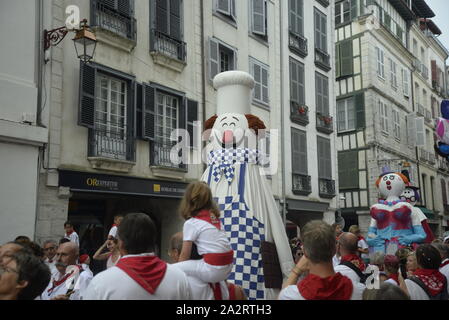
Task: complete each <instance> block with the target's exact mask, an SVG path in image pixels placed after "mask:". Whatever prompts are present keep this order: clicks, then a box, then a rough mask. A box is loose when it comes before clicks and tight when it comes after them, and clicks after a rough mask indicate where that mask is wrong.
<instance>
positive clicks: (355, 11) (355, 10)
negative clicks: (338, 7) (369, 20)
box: [351, 0, 359, 20]
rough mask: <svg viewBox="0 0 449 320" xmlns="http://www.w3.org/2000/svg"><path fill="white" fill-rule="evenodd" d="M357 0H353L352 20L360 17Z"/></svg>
mask: <svg viewBox="0 0 449 320" xmlns="http://www.w3.org/2000/svg"><path fill="white" fill-rule="evenodd" d="M357 2H358V1H357V0H351V20H353V19H355V18H357V17H358V15H359V14H358V12H357Z"/></svg>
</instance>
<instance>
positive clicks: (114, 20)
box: [91, 0, 137, 42]
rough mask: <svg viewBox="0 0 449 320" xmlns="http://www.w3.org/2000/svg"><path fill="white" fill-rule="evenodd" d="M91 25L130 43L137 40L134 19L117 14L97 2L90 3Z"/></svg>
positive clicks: (96, 0) (94, 0) (95, 0)
mask: <svg viewBox="0 0 449 320" xmlns="http://www.w3.org/2000/svg"><path fill="white" fill-rule="evenodd" d="M91 5H92V7H91V16H92V18H91V21H92V22H91V24H92V26H98V27H100V28H102V29H105V30H109V31H111V32H113V33H115V34H117V35H120V36H122V37H124V38H127V39H129V40H132V41H134V42H135V41H136V40H137V23H136V19H135V18H133V17H129V16H126V15H123V14H121V13H119V12H118V11H116V10H113V9H111V8H110V7H109V6H106V5H105V4H104V3H103V2H100V1H98V0H92V1H91Z"/></svg>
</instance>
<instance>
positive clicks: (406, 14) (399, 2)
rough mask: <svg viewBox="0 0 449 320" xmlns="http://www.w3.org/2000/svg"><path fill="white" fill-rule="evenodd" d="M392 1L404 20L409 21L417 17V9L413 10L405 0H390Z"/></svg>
mask: <svg viewBox="0 0 449 320" xmlns="http://www.w3.org/2000/svg"><path fill="white" fill-rule="evenodd" d="M390 3H391V5H392V6H393V7H394V8H395V9H396V11H397V12H398V13H399V14H400V15H401V17H402V18H403V19H404V20H407V21H408V20H414V19H415V13H414V11H415V10H414V11H412V10H411V9H410V8H409V7H408V5H407V3H406V2H405V1H404V0H390ZM415 12H416V11H415ZM423 18H424V17H423Z"/></svg>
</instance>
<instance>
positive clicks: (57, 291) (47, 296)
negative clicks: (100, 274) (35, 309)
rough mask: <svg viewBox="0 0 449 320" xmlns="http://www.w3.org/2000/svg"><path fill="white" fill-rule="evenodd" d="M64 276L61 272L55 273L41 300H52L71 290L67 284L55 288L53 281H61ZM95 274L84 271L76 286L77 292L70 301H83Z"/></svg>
mask: <svg viewBox="0 0 449 320" xmlns="http://www.w3.org/2000/svg"><path fill="white" fill-rule="evenodd" d="M62 277H63V275H61V273H59V271H57V272H55V273H54V274H53V275H52V277H51V279H50V283H49V284H48V286H47V288H45V290H44V291H43V292H42V294H41V300H51V299H52V298H55V297H57V296H59V295H63V294H66V293H67V291H68V290H69V287H68V285H67V283H66V282H63V283H61V284H60V285H59V286H56V287H54V288H53V290H50V289H51V288H52V287H53V280H55V279H58V280H59V279H61V278H62ZM92 277H93V274H92V272H90V270H89V271H82V272H81V273H80V275H79V277H78V280H77V283H76V284H75V290H74V291H75V292H74V293H73V294H72V295H71V296H70V300H83V299H84V294H85V292H86V289H87V287H88V286H89V283H90V281H91V280H92ZM49 290H50V291H49Z"/></svg>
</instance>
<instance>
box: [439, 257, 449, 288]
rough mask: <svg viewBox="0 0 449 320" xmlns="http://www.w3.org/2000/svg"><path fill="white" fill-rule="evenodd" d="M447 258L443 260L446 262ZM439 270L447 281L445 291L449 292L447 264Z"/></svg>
mask: <svg viewBox="0 0 449 320" xmlns="http://www.w3.org/2000/svg"><path fill="white" fill-rule="evenodd" d="M447 260H449V259H444V260H443V262H446V261H447ZM440 272H441V273H442V274H443V275H444V276H445V277H446V283H447V292H448V293H449V264H447V265H445V266H444V267H443V268H440Z"/></svg>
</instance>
